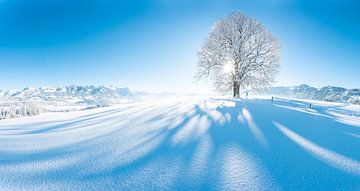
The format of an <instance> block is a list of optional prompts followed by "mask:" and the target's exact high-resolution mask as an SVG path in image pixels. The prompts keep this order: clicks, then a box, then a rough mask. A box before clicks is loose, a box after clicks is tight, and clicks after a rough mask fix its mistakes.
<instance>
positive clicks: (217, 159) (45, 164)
mask: <svg viewBox="0 0 360 191" xmlns="http://www.w3.org/2000/svg"><path fill="white" fill-rule="evenodd" d="M353 107H355V109H354V108H353ZM356 108H357V107H356V106H351V107H350V106H343V105H339V104H324V103H312V107H311V108H310V106H309V103H308V102H306V101H300V100H296V101H295V100H281V99H276V100H274V101H273V102H271V101H270V100H268V99H249V100H240V99H238V100H232V99H222V98H217V99H211V98H181V99H180V98H179V99H171V100H169V99H167V100H162V101H152V102H150V101H149V102H142V103H131V104H124V105H121V106H114V107H107V108H98V109H93V110H87V111H78V112H69V113H45V114H42V115H40V116H36V117H24V118H19V119H7V120H1V121H0V190H62V191H64V190H360V119H359V117H357V115H353V114H354V113H355V114H356V113H357V112H358V111H359V110H357V109H356Z"/></svg>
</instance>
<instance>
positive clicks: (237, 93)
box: [233, 81, 240, 98]
mask: <svg viewBox="0 0 360 191" xmlns="http://www.w3.org/2000/svg"><path fill="white" fill-rule="evenodd" d="M233 93H234V94H233V96H234V98H240V84H239V83H238V82H236V81H234V85H233Z"/></svg>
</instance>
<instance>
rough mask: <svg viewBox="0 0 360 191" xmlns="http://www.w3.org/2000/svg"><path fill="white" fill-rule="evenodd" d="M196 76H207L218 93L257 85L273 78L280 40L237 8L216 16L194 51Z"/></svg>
mask: <svg viewBox="0 0 360 191" xmlns="http://www.w3.org/2000/svg"><path fill="white" fill-rule="evenodd" d="M198 59H199V61H198V73H197V75H196V78H198V79H200V78H210V79H211V80H212V81H213V83H214V85H215V88H216V89H217V90H218V91H220V92H221V93H229V92H231V91H233V96H234V97H239V96H240V89H242V88H252V89H261V88H264V87H266V86H268V85H270V83H272V82H274V77H275V75H276V74H277V72H278V68H279V61H280V42H279V41H278V40H277V39H276V38H275V37H274V36H273V35H271V34H270V33H269V32H268V31H267V30H266V29H265V28H264V27H263V26H262V25H261V24H260V23H259V22H258V21H256V20H255V19H253V18H251V17H248V16H246V15H244V14H242V13H241V12H234V13H232V14H230V15H229V16H227V17H225V18H222V19H220V20H219V21H218V22H217V23H215V25H214V26H213V28H212V30H211V31H210V33H209V34H208V36H207V38H206V39H205V42H204V43H203V45H202V47H201V49H200V50H199V52H198Z"/></svg>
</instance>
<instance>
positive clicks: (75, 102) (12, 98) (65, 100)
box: [0, 85, 152, 111]
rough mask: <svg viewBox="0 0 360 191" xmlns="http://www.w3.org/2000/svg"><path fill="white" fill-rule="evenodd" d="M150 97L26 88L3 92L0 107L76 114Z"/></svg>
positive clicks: (108, 89)
mask: <svg viewBox="0 0 360 191" xmlns="http://www.w3.org/2000/svg"><path fill="white" fill-rule="evenodd" d="M150 95H152V94H150V93H146V92H139V91H131V90H130V89H129V88H126V87H125V88H119V87H114V86H78V85H71V86H57V87H40V88H32V87H26V88H24V89H22V90H0V106H1V107H9V105H10V104H13V105H17V106H19V105H22V103H25V102H27V103H29V102H31V103H35V104H36V105H38V106H39V107H42V108H45V109H46V110H56V111H58V110H69V108H71V110H76V109H81V108H86V107H94V106H95V107H98V106H104V105H111V104H114V103H122V102H133V101H138V100H142V99H143V98H144V97H147V96H150ZM59 106H60V107H59ZM59 108H60V109H59ZM61 108H62V109H61ZM64 108H65V109H64Z"/></svg>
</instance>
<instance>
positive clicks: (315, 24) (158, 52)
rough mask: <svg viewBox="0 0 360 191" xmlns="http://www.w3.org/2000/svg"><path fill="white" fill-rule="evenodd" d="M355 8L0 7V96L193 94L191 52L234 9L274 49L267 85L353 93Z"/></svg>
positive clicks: (12, 2)
mask: <svg viewBox="0 0 360 191" xmlns="http://www.w3.org/2000/svg"><path fill="white" fill-rule="evenodd" d="M359 7H360V3H358V2H356V1H349V0H348V1H346V0H345V1H338V2H337V1H316V2H314V1H310V0H309V1H295V0H289V1H282V0H267V1H259V0H249V1H240V0H223V1H202V0H199V1H191V0H168V1H167V0H157V1H136V0H129V1H126V0H121V1H120V0H119V1H114V0H112V1H111V0H58V1H56V0H54V1H49V0H0V77H1V80H0V89H6V88H23V87H26V86H33V87H39V86H50V85H70V84H79V85H89V84H94V85H101V84H105V85H116V86H128V87H130V88H135V89H143V90H150V91H161V90H163V91H196V90H205V89H206V87H204V86H203V85H201V84H200V85H199V84H196V83H195V84H194V83H193V82H194V80H193V76H194V74H195V71H196V62H197V58H196V52H197V50H198V49H199V48H200V46H201V43H202V41H203V40H204V38H205V37H206V35H207V33H208V32H209V31H210V29H211V27H212V25H213V24H214V22H216V21H217V20H218V19H219V18H221V17H224V16H226V15H228V14H229V13H231V12H233V11H236V10H240V11H242V12H243V13H245V14H247V15H249V16H251V17H253V18H256V19H257V20H259V21H260V22H261V23H262V24H263V25H264V26H265V27H266V28H268V29H269V30H270V32H272V33H273V34H274V35H275V36H276V37H278V38H279V39H280V40H281V43H282V59H281V70H280V73H279V75H278V76H277V83H276V84H275V85H299V84H302V83H306V84H309V85H312V86H315V87H320V86H326V85H337V86H344V87H348V88H355V87H357V88H360V84H359V83H360V77H359V75H358V73H359V71H360V54H359V53H360V25H359V19H360V11H358V8H359Z"/></svg>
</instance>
